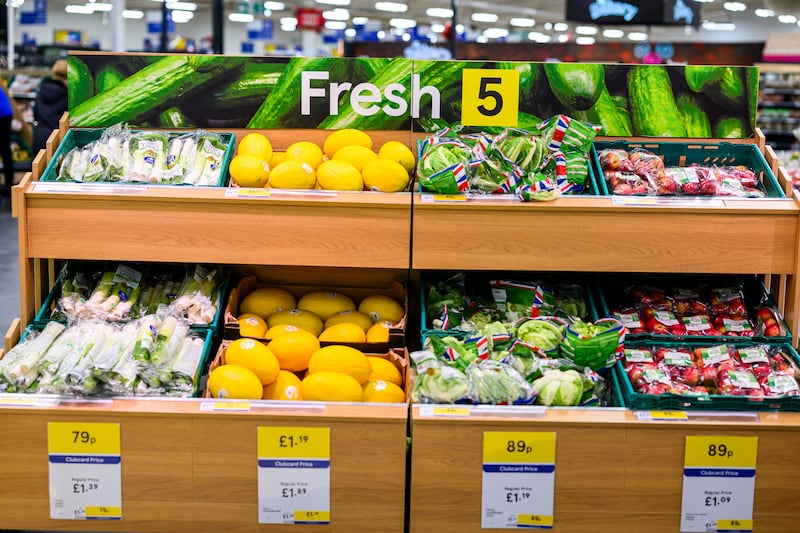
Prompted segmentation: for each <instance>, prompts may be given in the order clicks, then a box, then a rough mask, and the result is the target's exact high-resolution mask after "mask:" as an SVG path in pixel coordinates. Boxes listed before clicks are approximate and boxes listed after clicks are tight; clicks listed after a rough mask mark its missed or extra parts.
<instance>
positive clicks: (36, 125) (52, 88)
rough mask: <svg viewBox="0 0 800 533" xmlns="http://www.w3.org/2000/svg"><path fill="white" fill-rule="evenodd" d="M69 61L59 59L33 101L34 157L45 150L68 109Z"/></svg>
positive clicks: (40, 85)
mask: <svg viewBox="0 0 800 533" xmlns="http://www.w3.org/2000/svg"><path fill="white" fill-rule="evenodd" d="M68 107H69V106H68V104H67V61H66V60H64V59H59V60H57V61H56V62H55V64H53V70H52V73H51V75H50V76H48V77H46V78H45V79H44V80H42V82H41V83H40V84H39V88H38V89H37V90H36V99H35V100H34V101H33V156H34V157H36V154H38V153H39V150H42V149H44V147H45V144H46V143H47V138H48V137H50V134H51V133H52V132H53V130H57V129H58V121H59V120H61V116H62V115H63V114H64V112H65V111H67V109H68Z"/></svg>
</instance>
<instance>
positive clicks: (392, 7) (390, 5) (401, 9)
mask: <svg viewBox="0 0 800 533" xmlns="http://www.w3.org/2000/svg"><path fill="white" fill-rule="evenodd" d="M375 9H377V10H378V11H388V12H389V13H405V12H406V11H408V5H407V4H401V3H399V2H375Z"/></svg>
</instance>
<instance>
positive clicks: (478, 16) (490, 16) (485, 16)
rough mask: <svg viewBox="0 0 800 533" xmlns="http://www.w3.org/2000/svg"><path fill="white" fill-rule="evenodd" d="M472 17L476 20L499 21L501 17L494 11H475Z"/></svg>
mask: <svg viewBox="0 0 800 533" xmlns="http://www.w3.org/2000/svg"><path fill="white" fill-rule="evenodd" d="M471 18H472V20H473V21H474V22H497V19H498V18H499V17H498V16H497V15H496V14H494V13H473V14H472V17H471Z"/></svg>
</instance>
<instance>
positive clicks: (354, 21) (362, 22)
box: [352, 17, 369, 26]
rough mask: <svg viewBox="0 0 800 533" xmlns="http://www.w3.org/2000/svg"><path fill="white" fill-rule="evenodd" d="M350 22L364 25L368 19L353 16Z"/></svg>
mask: <svg viewBox="0 0 800 533" xmlns="http://www.w3.org/2000/svg"><path fill="white" fill-rule="evenodd" d="M352 22H353V25H355V26H364V25H366V24H367V22H369V19H368V18H367V17H353V20H352Z"/></svg>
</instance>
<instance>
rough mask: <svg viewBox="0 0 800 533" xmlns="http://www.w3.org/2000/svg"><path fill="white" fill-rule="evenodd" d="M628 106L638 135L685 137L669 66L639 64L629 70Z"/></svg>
mask: <svg viewBox="0 0 800 533" xmlns="http://www.w3.org/2000/svg"><path fill="white" fill-rule="evenodd" d="M628 105H629V107H630V111H631V119H632V121H633V127H634V130H635V131H636V134H637V135H645V136H656V137H686V126H684V124H683V117H682V116H681V113H680V111H679V110H678V106H677V105H676V104H675V98H674V95H673V93H672V83H671V82H670V79H669V74H668V73H667V69H666V68H665V67H662V66H656V65H637V66H633V67H631V70H630V72H629V73H628Z"/></svg>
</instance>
